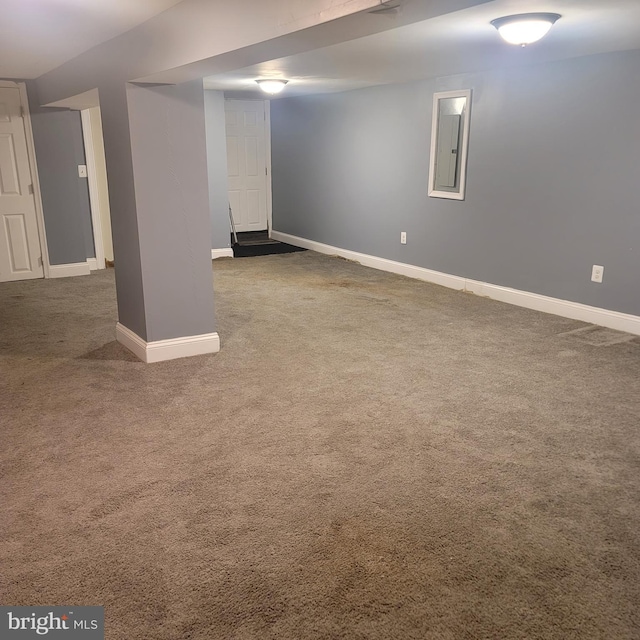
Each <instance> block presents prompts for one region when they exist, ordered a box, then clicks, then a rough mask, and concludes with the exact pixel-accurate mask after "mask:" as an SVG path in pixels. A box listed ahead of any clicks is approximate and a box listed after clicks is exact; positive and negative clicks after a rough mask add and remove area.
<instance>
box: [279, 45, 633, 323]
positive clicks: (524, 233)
mask: <svg viewBox="0 0 640 640" xmlns="http://www.w3.org/2000/svg"><path fill="white" fill-rule="evenodd" d="M638 69H640V51H632V52H621V53H613V54H605V55H599V56H590V57H585V58H579V59H574V60H568V61H562V62H556V63H548V64H540V65H535V66H529V67H523V68H518V69H510V70H505V71H500V72H491V73H480V74H473V75H469V76H455V77H450V78H440V79H438V80H431V81H423V82H417V83H412V84H405V85H392V86H385V87H375V88H371V89H363V90H359V91H353V92H348V93H342V94H331V95H324V96H316V97H305V98H290V99H281V100H274V101H273V102H272V106H271V124H272V171H273V228H274V229H275V230H277V231H281V232H286V233H290V234H293V235H297V236H301V237H304V238H309V239H312V240H316V241H319V242H323V243H327V244H330V245H333V246H337V247H341V248H345V249H350V250H354V251H359V252H362V253H366V254H371V255H375V256H380V257H384V258H388V259H392V260H397V261H400V262H405V263H409V264H414V265H418V266H422V267H426V268H429V269H434V270H437V271H442V272H445V273H450V274H455V275H459V276H463V277H467V278H471V279H475V280H480V281H485V282H490V283H495V284H499V285H503V286H507V287H513V288H516V289H522V290H526V291H532V292H536V293H540V294H543V295H548V296H552V297H556V298H560V299H565V300H571V301H576V302H581V303H584V304H588V305H593V306H596V307H603V308H607V309H612V310H617V311H622V312H627V313H631V314H636V315H640V295H639V292H638V274H640V246H639V245H640V179H639V178H638V167H640V116H639V115H638V113H639V112H638V104H640V82H638V81H637V80H638ZM461 88H471V89H472V90H473V103H472V113H471V131H470V143H469V159H468V169H467V192H466V200H465V201H463V202H458V201H452V200H441V199H436V198H429V197H427V178H428V171H429V144H430V129H431V110H432V98H433V93H434V91H442V90H449V89H461ZM401 231H406V232H407V236H408V242H407V244H406V245H404V246H403V245H401V244H400V241H399V240H400V232H401ZM593 264H600V265H604V267H605V275H604V283H603V284H595V283H592V282H591V281H590V276H591V266H592V265H593Z"/></svg>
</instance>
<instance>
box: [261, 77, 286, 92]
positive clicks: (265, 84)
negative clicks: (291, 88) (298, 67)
mask: <svg viewBox="0 0 640 640" xmlns="http://www.w3.org/2000/svg"><path fill="white" fill-rule="evenodd" d="M256 82H257V83H258V85H259V87H260V88H261V89H262V90H263V91H264V92H265V93H268V94H269V95H272V96H275V95H276V93H280V92H281V91H282V90H283V89H284V87H285V85H286V84H287V82H288V80H274V79H273V78H267V79H265V80H256Z"/></svg>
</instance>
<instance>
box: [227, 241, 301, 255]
mask: <svg viewBox="0 0 640 640" xmlns="http://www.w3.org/2000/svg"><path fill="white" fill-rule="evenodd" d="M296 251H306V249H303V248H302V247H294V246H293V245H291V244H285V243H284V242H275V241H272V242H269V243H265V244H253V245H242V244H236V245H234V246H233V257H234V258H250V257H252V256H270V255H273V254H276V253H295V252H296Z"/></svg>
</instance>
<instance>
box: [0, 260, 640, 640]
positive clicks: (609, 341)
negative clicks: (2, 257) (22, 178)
mask: <svg viewBox="0 0 640 640" xmlns="http://www.w3.org/2000/svg"><path fill="white" fill-rule="evenodd" d="M213 271H214V279H213V280H214V287H215V290H216V305H217V309H216V313H217V321H218V330H219V333H220V336H221V340H222V350H221V351H220V353H218V354H216V355H212V356H201V357H196V358H190V359H183V360H176V361H172V362H165V363H159V364H155V365H144V364H142V363H140V362H138V361H136V360H135V358H134V357H133V356H132V355H130V354H129V353H128V352H127V351H126V350H125V349H124V348H122V347H121V346H120V345H118V344H117V343H116V342H114V327H115V322H116V318H117V313H116V307H115V292H114V280H113V272H112V271H106V272H101V273H98V274H96V275H92V276H88V277H82V278H71V279H60V280H50V281H31V282H24V283H9V284H2V285H0V473H1V479H0V603H1V604H11V605H35V604H45V605H54V604H60V605H62V604H74V605H80V604H95V605H104V607H105V615H106V627H107V634H106V637H107V638H108V639H109V640H132V639H135V640H143V639H154V640H156V639H157V640H173V639H182V638H191V639H214V640H217V639H225V640H226V639H254V638H256V639H260V640H265V639H270V638H273V639H276V638H278V639H280V638H282V639H287V640H289V639H291V640H294V639H295V640H302V639H304V640H311V639H314V640H315V639H318V640H319V639H327V640H329V639H334V638H336V639H342V638H344V639H360V638H362V639H404V638H415V639H421V640H423V639H436V638H437V639H445V640H448V639H451V640H459V639H493V638H496V639H500V640H510V639H516V638H518V639H527V640H531V639H562V640H567V639H574V638H575V639H580V640H596V639H603V640H604V639H606V640H612V639H628V640H631V639H637V638H640V492H639V488H640V429H639V427H640V340H639V339H638V338H634V337H633V336H630V335H627V334H623V333H618V332H615V331H611V330H608V329H601V328H597V327H593V326H590V325H586V324H583V323H580V322H575V321H572V320H567V319H563V318H558V317H554V316H550V315H545V314H540V313H536V312H532V311H528V310H524V309H520V308H517V307H512V306H508V305H504V304H501V303H496V302H492V301H489V300H486V299H482V298H479V297H475V296H472V295H469V294H464V293H460V292H454V291H450V290H447V289H444V288H440V287H437V286H433V285H429V284H425V283H421V282H418V281H415V280H409V279H406V278H403V277H400V276H394V275H391V274H386V273H382V272H378V271H374V270H370V269H367V268H365V267H362V266H360V265H357V264H354V263H350V262H347V261H344V260H340V259H337V258H330V257H327V256H321V255H318V254H315V253H313V252H304V253H294V254H287V255H279V256H265V257H260V258H250V259H249V258H248V259H243V260H231V259H223V260H217V261H215V262H214V266H213Z"/></svg>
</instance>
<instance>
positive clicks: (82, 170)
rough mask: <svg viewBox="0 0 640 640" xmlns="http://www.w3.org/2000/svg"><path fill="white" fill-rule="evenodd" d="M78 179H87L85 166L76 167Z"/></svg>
mask: <svg viewBox="0 0 640 640" xmlns="http://www.w3.org/2000/svg"><path fill="white" fill-rule="evenodd" d="M78 177H79V178H86V177H87V165H86V164H79V165H78Z"/></svg>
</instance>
